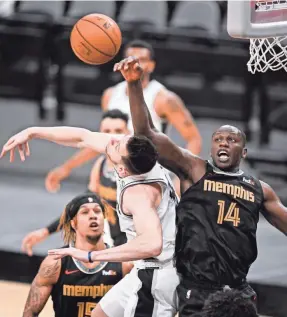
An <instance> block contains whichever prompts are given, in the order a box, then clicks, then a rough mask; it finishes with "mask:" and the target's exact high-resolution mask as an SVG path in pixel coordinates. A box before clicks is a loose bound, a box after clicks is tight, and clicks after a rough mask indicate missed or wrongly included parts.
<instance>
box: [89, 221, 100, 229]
mask: <svg viewBox="0 0 287 317" xmlns="http://www.w3.org/2000/svg"><path fill="white" fill-rule="evenodd" d="M89 227H90V228H92V229H94V230H97V229H98V227H99V225H98V224H97V222H95V221H93V222H91V223H90V226H89Z"/></svg>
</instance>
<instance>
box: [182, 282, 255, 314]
mask: <svg viewBox="0 0 287 317" xmlns="http://www.w3.org/2000/svg"><path fill="white" fill-rule="evenodd" d="M236 289H238V290H239V291H241V292H242V296H243V297H244V298H246V299H250V300H251V301H252V302H253V303H254V305H256V293H255V291H254V290H253V289H252V287H251V286H250V285H249V284H247V283H246V284H244V285H242V286H240V287H238V288H236ZM220 290H224V287H208V286H204V287H203V286H202V285H199V284H193V283H192V284H191V285H188V286H187V285H186V284H184V283H182V282H180V284H179V285H178V286H177V294H178V300H179V317H191V316H193V315H194V317H196V313H198V312H200V311H201V310H202V308H203V306H204V302H205V301H206V299H207V298H208V297H209V295H211V294H213V293H215V292H218V291H220Z"/></svg>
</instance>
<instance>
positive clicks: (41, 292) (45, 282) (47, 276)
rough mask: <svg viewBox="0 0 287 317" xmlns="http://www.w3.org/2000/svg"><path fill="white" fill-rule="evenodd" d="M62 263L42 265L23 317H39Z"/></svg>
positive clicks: (32, 286) (33, 284)
mask: <svg viewBox="0 0 287 317" xmlns="http://www.w3.org/2000/svg"><path fill="white" fill-rule="evenodd" d="M59 268H60V261H56V262H53V263H52V264H45V263H43V264H42V265H41V268H40V270H39V272H38V274H37V276H36V277H35V279H34V281H33V283H32V285H31V289H30V292H29V295H28V298H27V301H26V305H25V308H24V312H23V317H37V316H38V315H39V314H40V312H41V311H42V309H43V308H44V306H45V304H46V302H47V300H48V298H49V296H50V294H51V291H52V287H53V284H54V283H55V282H56V278H57V276H58V274H59Z"/></svg>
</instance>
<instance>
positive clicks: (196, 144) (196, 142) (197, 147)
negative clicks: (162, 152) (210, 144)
mask: <svg viewBox="0 0 287 317" xmlns="http://www.w3.org/2000/svg"><path fill="white" fill-rule="evenodd" d="M186 148H187V149H188V150H189V151H190V152H191V153H193V154H195V155H199V154H200V152H201V137H200V136H199V137H195V138H192V139H191V140H189V141H188V143H187V145H186Z"/></svg>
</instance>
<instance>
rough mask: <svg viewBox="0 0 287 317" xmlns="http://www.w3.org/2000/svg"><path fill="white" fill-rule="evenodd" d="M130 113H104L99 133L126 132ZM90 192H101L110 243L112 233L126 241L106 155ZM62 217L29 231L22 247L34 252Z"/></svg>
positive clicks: (116, 240) (99, 162) (98, 165)
mask: <svg viewBox="0 0 287 317" xmlns="http://www.w3.org/2000/svg"><path fill="white" fill-rule="evenodd" d="M128 121H129V118H128V116H127V115H126V114H125V113H123V112H121V111H120V110H117V109H114V110H110V111H107V112H105V113H104V114H103V116H102V120H101V124H100V132H103V133H112V134H127V133H129V130H128ZM88 191H90V192H93V193H96V194H98V195H99V196H100V197H101V199H103V200H104V201H105V202H107V204H106V219H107V221H108V223H109V228H107V226H106V228H105V231H109V232H106V235H105V238H106V239H107V242H108V241H109V240H108V239H109V237H108V236H107V235H108V234H109V233H110V235H111V238H112V240H113V244H114V245H115V246H117V245H120V244H123V243H125V242H126V235H125V234H124V233H123V232H121V231H120V227H119V220H118V216H117V213H116V210H115V208H116V195H117V184H116V178H115V174H114V168H113V165H112V163H111V162H110V161H109V160H108V159H107V158H106V156H105V155H102V156H100V157H99V158H98V159H97V161H96V162H95V164H94V166H93V168H92V170H91V173H90V182H89V185H88ZM59 221H60V219H56V220H55V221H54V222H52V223H51V224H50V225H48V226H47V227H46V228H41V229H38V230H35V231H33V232H30V233H29V234H27V235H26V236H25V238H24V239H23V242H22V249H23V251H25V252H26V253H27V254H28V255H30V256H31V255H32V254H33V251H32V248H33V246H34V245H35V244H37V243H39V242H42V241H44V240H45V239H46V238H47V237H48V236H49V235H50V234H53V233H55V232H56V231H57V230H58V228H59Z"/></svg>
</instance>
